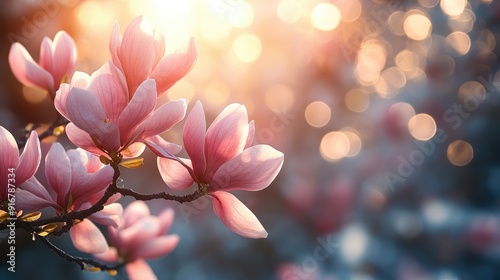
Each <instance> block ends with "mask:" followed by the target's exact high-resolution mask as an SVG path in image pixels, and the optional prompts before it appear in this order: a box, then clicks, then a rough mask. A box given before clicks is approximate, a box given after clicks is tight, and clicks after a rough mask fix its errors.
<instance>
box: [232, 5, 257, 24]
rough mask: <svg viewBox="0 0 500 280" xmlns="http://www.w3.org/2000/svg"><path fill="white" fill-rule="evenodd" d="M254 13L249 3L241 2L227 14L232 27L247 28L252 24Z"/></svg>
mask: <svg viewBox="0 0 500 280" xmlns="http://www.w3.org/2000/svg"><path fill="white" fill-rule="evenodd" d="M253 18H254V11H253V7H252V5H250V4H249V3H248V2H241V3H240V4H238V5H236V6H235V7H233V8H232V9H231V11H230V12H228V13H227V20H228V21H229V22H230V23H231V25H232V26H234V27H237V28H245V27H248V26H250V24H252V22H253Z"/></svg>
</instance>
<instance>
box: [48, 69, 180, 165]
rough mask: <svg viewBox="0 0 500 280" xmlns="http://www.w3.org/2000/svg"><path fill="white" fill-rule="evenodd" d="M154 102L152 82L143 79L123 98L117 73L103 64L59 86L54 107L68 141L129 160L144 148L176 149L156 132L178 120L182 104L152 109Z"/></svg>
mask: <svg viewBox="0 0 500 280" xmlns="http://www.w3.org/2000/svg"><path fill="white" fill-rule="evenodd" d="M156 99H157V97H156V84H155V81H154V80H152V79H147V80H145V81H143V82H142V83H141V84H140V85H139V87H138V88H137V90H136V91H135V92H134V94H133V95H131V96H129V94H128V93H127V90H126V88H125V86H124V83H123V76H122V73H121V72H120V71H119V70H118V69H117V68H116V67H115V66H114V65H113V64H111V63H106V64H104V65H103V66H102V67H101V68H100V69H99V70H97V71H96V72H94V73H93V74H92V76H88V75H87V74H85V73H81V72H76V73H75V75H74V77H73V79H72V80H71V85H69V84H62V85H61V88H60V90H59V91H58V92H57V96H56V99H55V107H56V109H57V110H58V111H59V113H61V115H63V116H64V117H66V118H67V119H68V120H70V121H71V123H69V124H68V125H67V126H66V134H67V135H68V138H69V139H70V140H71V141H72V142H73V143H74V144H75V145H77V146H78V147H80V148H82V149H85V150H87V151H89V152H91V153H94V154H98V155H113V154H118V153H121V154H122V155H123V156H124V157H125V158H132V157H137V156H139V155H140V154H141V153H142V152H143V151H144V144H146V145H148V146H149V147H150V148H152V149H153V151H155V152H157V153H158V154H162V155H164V156H169V155H171V154H174V153H177V152H178V151H179V150H180V149H181V148H180V146H178V145H175V144H171V143H168V142H166V141H165V140H163V138H161V137H160V136H158V134H160V133H162V132H164V131H166V130H168V129H170V128H171V127H172V126H174V125H175V124H176V123H178V122H179V121H180V120H182V119H183V118H184V115H185V114H186V107H187V100H185V99H181V100H175V101H170V102H168V103H166V104H164V105H162V106H161V107H159V108H158V109H156V110H155V106H156Z"/></svg>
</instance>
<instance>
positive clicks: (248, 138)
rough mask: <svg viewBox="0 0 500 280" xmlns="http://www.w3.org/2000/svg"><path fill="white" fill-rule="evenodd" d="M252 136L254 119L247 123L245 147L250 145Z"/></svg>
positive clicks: (253, 133) (253, 134)
mask: <svg viewBox="0 0 500 280" xmlns="http://www.w3.org/2000/svg"><path fill="white" fill-rule="evenodd" d="M254 136H255V123H254V121H250V123H249V124H248V137H247V141H246V143H245V149H246V148H248V147H250V146H252V142H253V138H254Z"/></svg>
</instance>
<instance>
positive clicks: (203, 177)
mask: <svg viewBox="0 0 500 280" xmlns="http://www.w3.org/2000/svg"><path fill="white" fill-rule="evenodd" d="M205 128H206V123H205V114H204V112H203V107H202V105H201V103H200V102H197V103H196V105H195V106H194V108H193V110H192V112H191V113H190V114H189V116H188V118H187V119H186V123H185V125H184V132H183V141H184V146H185V148H186V151H187V153H188V155H189V157H190V158H191V160H188V159H180V160H179V161H174V160H171V159H167V158H159V159H158V167H159V170H160V174H161V176H162V178H163V180H164V181H165V183H166V184H167V185H168V186H169V187H171V188H172V189H176V190H179V189H186V188H188V187H190V186H191V185H192V184H193V182H196V183H197V184H198V187H199V189H201V190H203V191H206V192H208V194H209V195H210V196H211V197H212V201H213V204H214V205H213V206H214V211H215V214H216V215H217V216H218V217H219V218H220V219H221V221H222V222H223V223H224V224H225V225H226V226H227V227H228V228H229V229H231V230H232V231H234V232H235V233H237V234H239V235H242V236H244V237H250V238H264V237H266V236H267V232H266V231H265V229H264V228H263V226H262V225H261V224H260V222H259V221H258V219H257V218H256V217H255V215H254V214H253V213H252V212H251V211H250V210H249V209H248V208H247V207H246V206H245V205H244V204H243V203H241V201H239V200H238V199H237V198H236V197H235V196H233V195H232V194H230V193H229V192H227V191H230V190H246V191H258V190H262V189H264V188H266V187H267V186H268V185H269V184H270V183H271V182H272V181H273V180H274V178H275V177H276V175H277V174H278V172H279V171H280V169H281V166H282V165H283V153H281V152H279V151H277V150H275V149H273V148H272V147H270V146H268V145H256V146H251V147H250V144H251V142H252V140H253V137H254V131H255V130H254V124H253V122H251V123H248V116H247V111H246V108H245V106H243V105H240V104H231V105H229V106H227V107H226V108H225V109H224V110H223V111H222V113H220V115H219V116H218V117H217V118H216V119H215V120H214V122H213V123H212V125H211V126H210V127H209V128H208V130H206V133H205Z"/></svg>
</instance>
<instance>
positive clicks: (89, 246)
mask: <svg viewBox="0 0 500 280" xmlns="http://www.w3.org/2000/svg"><path fill="white" fill-rule="evenodd" d="M69 236H70V237H71V241H73V245H75V248H76V249H78V250H79V251H82V252H84V253H89V254H97V253H103V252H105V251H107V250H108V248H109V247H108V243H107V242H106V239H105V238H104V235H102V232H101V231H100V230H99V229H98V228H97V227H96V225H94V223H92V222H91V221H90V220H88V219H84V220H83V221H81V222H79V223H77V224H76V225H74V226H73V227H72V228H71V229H70V230H69Z"/></svg>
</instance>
